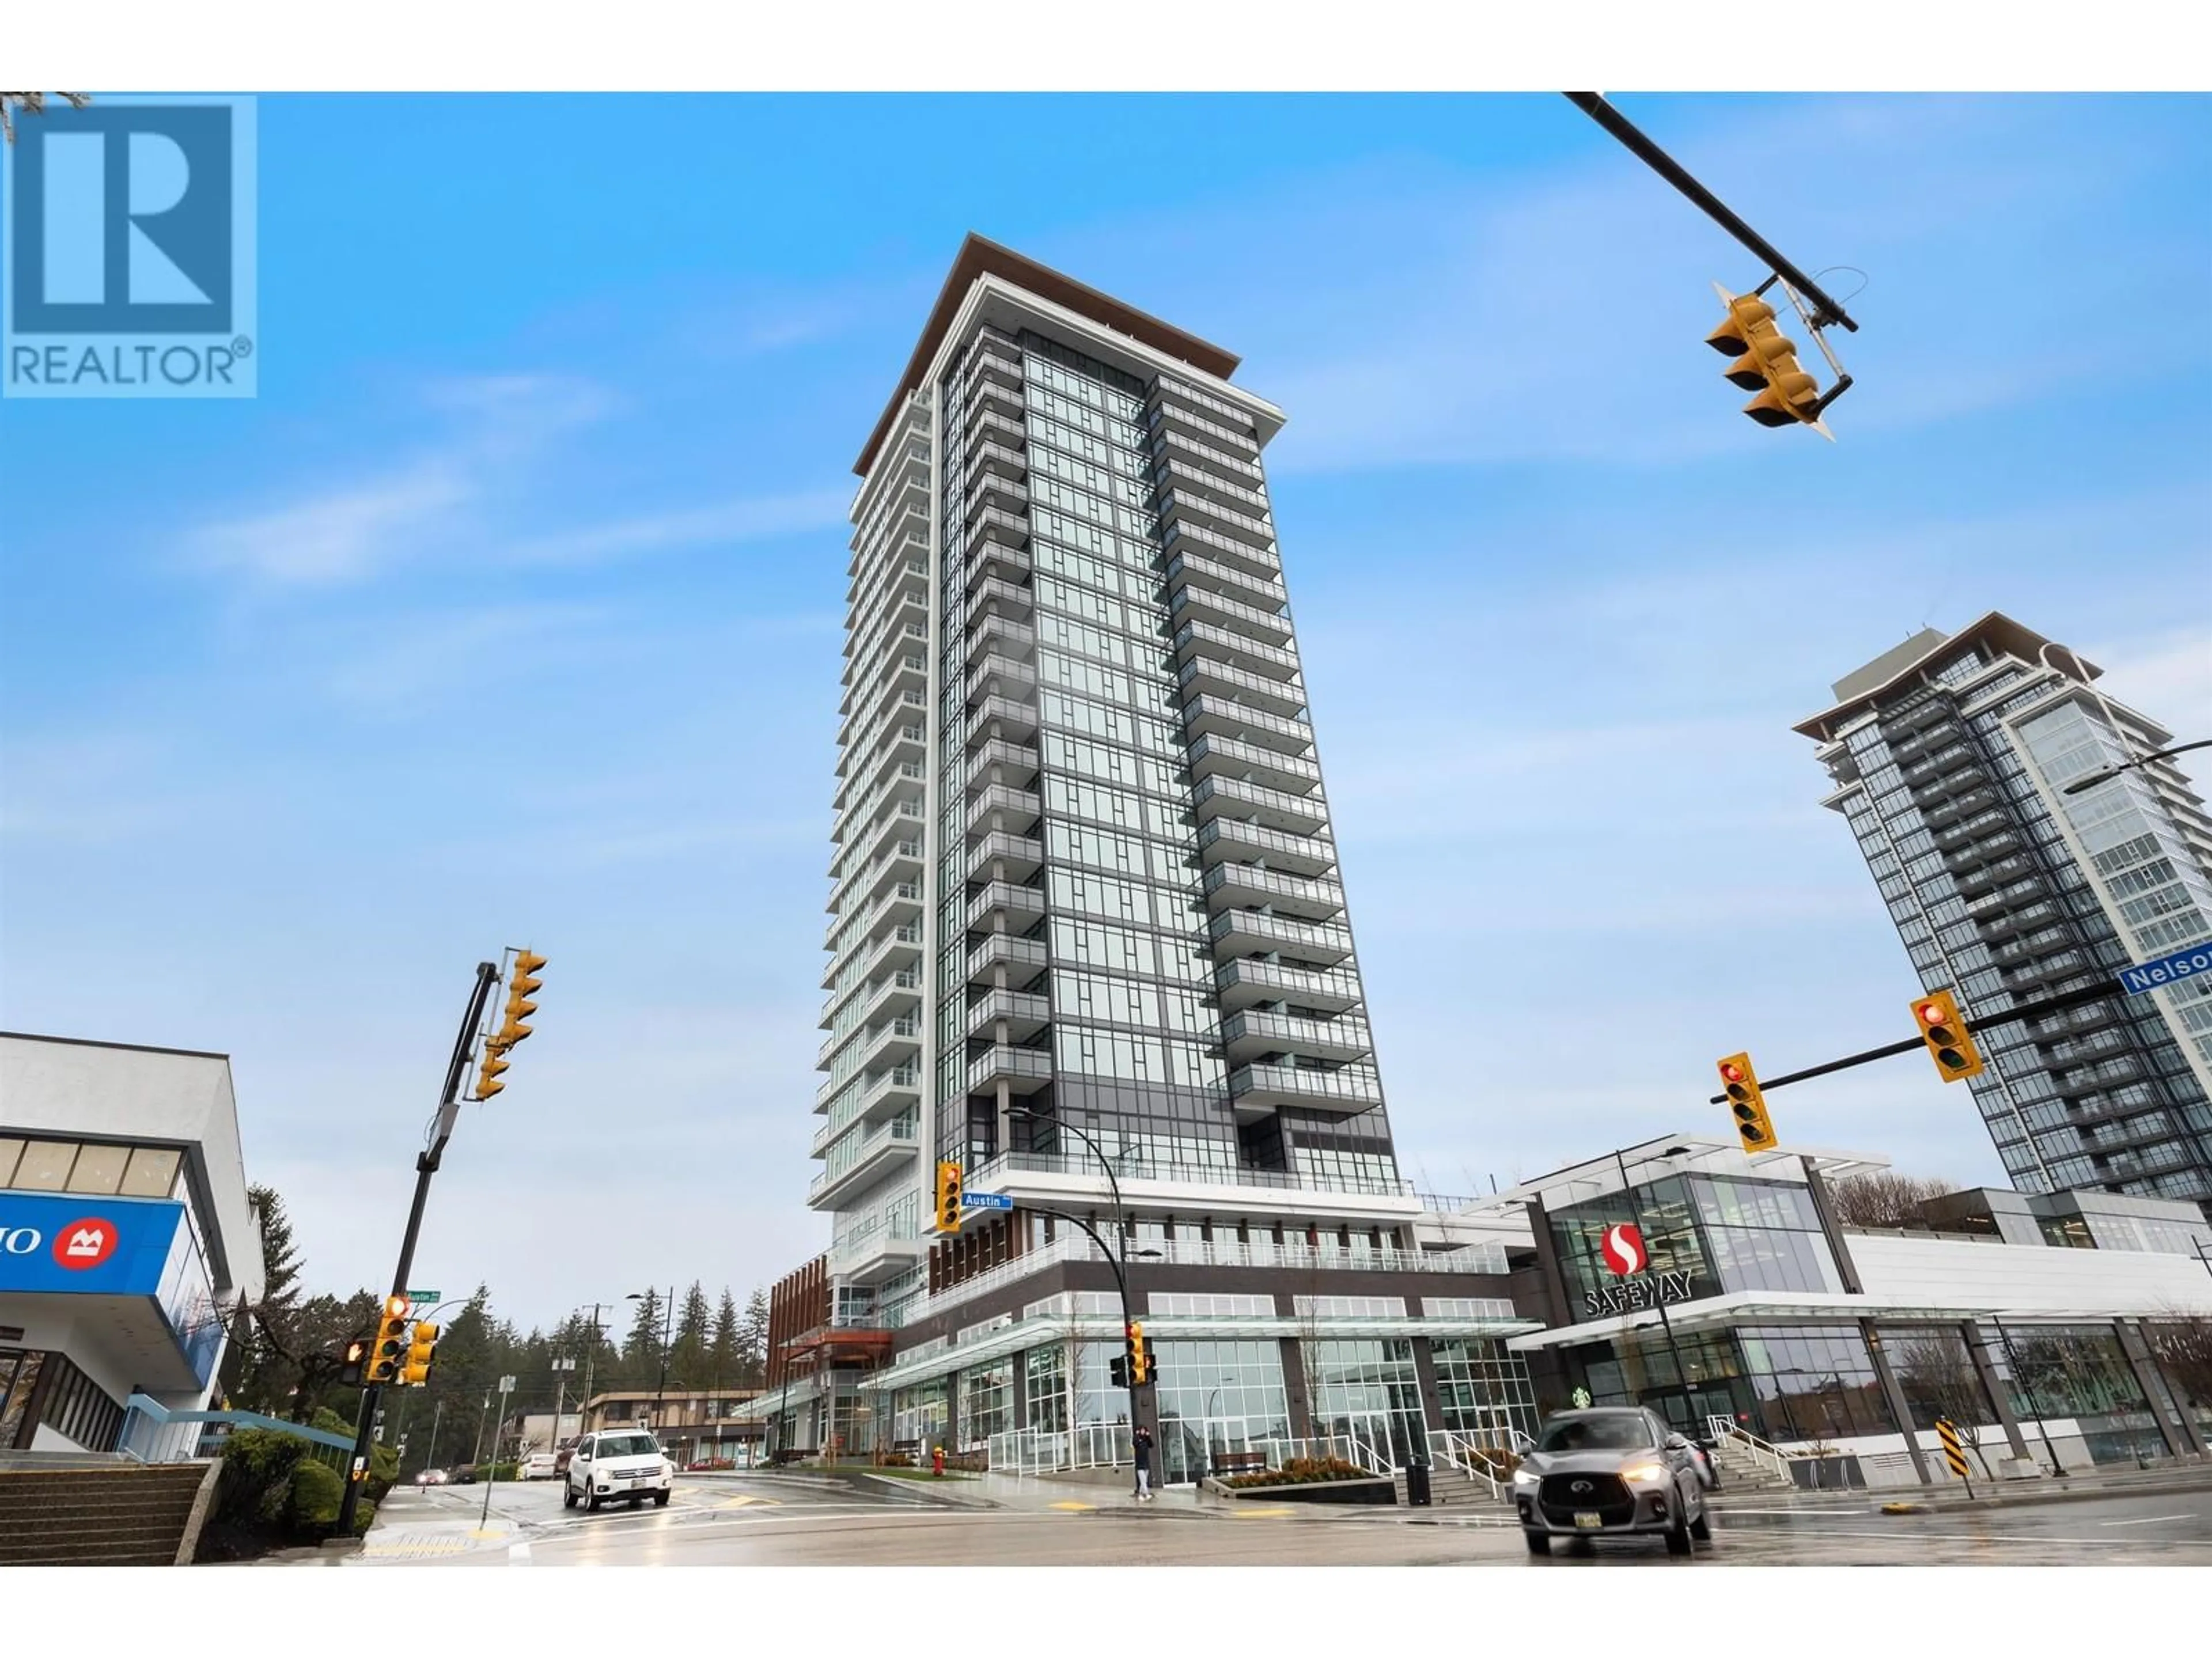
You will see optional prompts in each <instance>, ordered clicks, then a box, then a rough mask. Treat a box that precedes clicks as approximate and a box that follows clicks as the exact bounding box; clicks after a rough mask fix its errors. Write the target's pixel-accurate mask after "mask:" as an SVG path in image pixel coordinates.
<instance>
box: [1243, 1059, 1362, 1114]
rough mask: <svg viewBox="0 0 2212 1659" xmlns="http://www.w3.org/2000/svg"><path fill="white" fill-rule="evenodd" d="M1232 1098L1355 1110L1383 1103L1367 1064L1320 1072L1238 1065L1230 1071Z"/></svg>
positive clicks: (1278, 1104)
mask: <svg viewBox="0 0 2212 1659" xmlns="http://www.w3.org/2000/svg"><path fill="white" fill-rule="evenodd" d="M1229 1094H1230V1097H1231V1099H1232V1100H1236V1101H1238V1102H1241V1103H1249V1104H1252V1105H1257V1106H1299V1107H1304V1108H1306V1109H1310V1110H1314V1111H1330V1110H1339V1109H1340V1110H1342V1111H1344V1112H1346V1113H1357V1112H1363V1111H1365V1110H1367V1109H1369V1108H1370V1107H1374V1106H1379V1105H1381V1104H1382V1103H1383V1081H1382V1079H1380V1078H1379V1077H1377V1076H1376V1074H1375V1072H1374V1069H1373V1068H1372V1067H1370V1066H1344V1067H1343V1068H1341V1069H1340V1070H1337V1071H1322V1070H1319V1069H1316V1068H1314V1067H1310V1066H1267V1065H1252V1066H1238V1067H1237V1069H1236V1070H1234V1071H1232V1072H1231V1073H1230V1074H1229Z"/></svg>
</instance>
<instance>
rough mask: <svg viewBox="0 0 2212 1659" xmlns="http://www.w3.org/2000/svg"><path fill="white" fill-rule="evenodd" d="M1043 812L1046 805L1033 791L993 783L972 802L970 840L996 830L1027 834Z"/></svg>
mask: <svg viewBox="0 0 2212 1659" xmlns="http://www.w3.org/2000/svg"><path fill="white" fill-rule="evenodd" d="M1043 811H1044V803H1043V802H1042V801H1041V800H1039V799H1037V797H1036V793H1034V792H1033V791H1031V790H1028V789H1013V788H1009V787H1007V786H1006V785H1005V784H1002V783H994V784H993V785H992V786H991V787H989V788H987V789H986V790H984V791H983V792H982V793H980V794H978V795H977V796H976V797H975V799H974V800H972V801H971V802H969V806H968V835H969V839H970V840H971V841H972V840H974V839H975V838H976V837H978V836H986V835H988V834H990V833H991V832H992V831H993V830H997V829H1006V830H1012V831H1013V832H1015V833H1016V834H1022V833H1026V832H1027V830H1028V829H1030V826H1031V825H1032V824H1034V823H1036V821H1037V818H1038V817H1039V816H1040V815H1042V812H1043Z"/></svg>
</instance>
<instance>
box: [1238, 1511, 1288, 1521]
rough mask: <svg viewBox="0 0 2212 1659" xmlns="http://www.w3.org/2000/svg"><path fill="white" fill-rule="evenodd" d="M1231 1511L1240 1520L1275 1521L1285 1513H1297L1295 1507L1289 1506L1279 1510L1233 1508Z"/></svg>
mask: <svg viewBox="0 0 2212 1659" xmlns="http://www.w3.org/2000/svg"><path fill="white" fill-rule="evenodd" d="M1230 1513H1231V1515H1233V1516H1236V1517H1237V1519H1238V1520H1239V1521H1273V1520H1276V1519H1279V1518H1280V1517H1281V1516H1285V1515H1296V1514H1297V1510H1294V1509H1288V1508H1285V1509H1279V1510H1247V1509H1235V1510H1231V1511H1230Z"/></svg>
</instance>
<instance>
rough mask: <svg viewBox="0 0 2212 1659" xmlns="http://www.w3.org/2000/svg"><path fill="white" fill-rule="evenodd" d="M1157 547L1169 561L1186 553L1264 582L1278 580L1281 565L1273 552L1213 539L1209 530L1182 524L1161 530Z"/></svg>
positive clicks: (1168, 526) (1215, 536)
mask: <svg viewBox="0 0 2212 1659" xmlns="http://www.w3.org/2000/svg"><path fill="white" fill-rule="evenodd" d="M1160 546H1161V548H1162V549H1163V550H1164V551H1165V553H1166V555H1167V556H1168V557H1169V558H1170V559H1172V558H1176V557H1177V556H1181V555H1182V554H1186V553H1188V554H1191V555H1193V556H1196V557H1199V558H1202V559H1212V560H1213V561H1215V562H1217V563H1219V564H1225V565H1228V566H1230V567H1231V568H1234V569H1237V570H1242V571H1243V572H1244V573H1245V574H1247V575H1249V576H1257V577H1259V578H1261V580H1265V581H1280V580H1282V576H1283V566H1282V562H1281V561H1280V560H1279V559H1278V558H1277V557H1276V556H1275V555H1274V554H1273V552H1271V551H1269V550H1267V549H1265V548H1259V547H1254V546H1253V545H1251V544H1249V543H1248V542H1240V541H1236V540H1233V539H1231V538H1229V537H1227V536H1219V535H1216V534H1215V533H1214V532H1212V531H1211V530H1201V529H1200V528H1199V526H1196V525H1194V524H1191V523H1188V521H1185V520H1176V522H1175V523H1173V524H1170V525H1167V526H1163V528H1162V530H1161V532H1160Z"/></svg>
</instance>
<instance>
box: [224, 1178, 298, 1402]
mask: <svg viewBox="0 0 2212 1659" xmlns="http://www.w3.org/2000/svg"><path fill="white" fill-rule="evenodd" d="M246 1209H247V1212H248V1213H250V1214H251V1215H252V1217H253V1219H254V1221H255V1223H256V1225H258V1227H259V1228H260V1231H261V1277H262V1286H261V1299H260V1300H259V1301H258V1302H252V1303H247V1302H244V1301H241V1302H240V1304H239V1305H238V1308H237V1310H236V1311H235V1316H234V1318H233V1320H232V1322H231V1343H230V1347H229V1350H228V1352H226V1353H225V1354H224V1356H223V1364H222V1390H223V1393H224V1394H225V1395H227V1396H228V1397H229V1399H230V1400H231V1401H233V1402H234V1404H236V1405H238V1406H240V1407H244V1408H245V1409H246V1410H247V1411H258V1412H268V1413H272V1414H275V1413H283V1412H284V1411H286V1410H287V1409H289V1407H291V1406H292V1404H293V1396H294V1391H295V1389H298V1388H299V1386H300V1384H301V1381H302V1377H303V1368H302V1363H301V1362H302V1360H303V1358H305V1356H304V1355H303V1354H302V1352H301V1346H300V1336H299V1331H298V1328H297V1327H298V1322H299V1302H300V1282H299V1281H300V1256H299V1252H298V1250H297V1249H295V1247H294V1245H293V1243H292V1222H291V1218H290V1217H289V1216H288V1215H286V1214H285V1212H284V1200H283V1199H282V1198H281V1197H279V1196H278V1195H277V1193H276V1189H275V1188H270V1187H249V1188H246Z"/></svg>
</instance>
